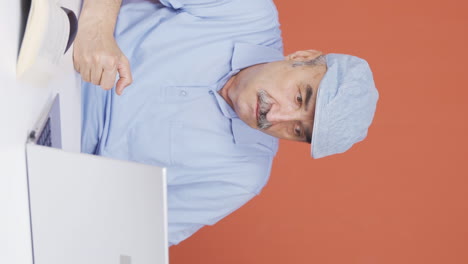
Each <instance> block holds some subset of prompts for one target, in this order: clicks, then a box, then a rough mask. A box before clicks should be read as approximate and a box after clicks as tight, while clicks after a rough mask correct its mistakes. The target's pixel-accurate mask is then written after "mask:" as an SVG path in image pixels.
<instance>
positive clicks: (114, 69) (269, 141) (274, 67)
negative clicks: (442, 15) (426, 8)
mask: <svg viewBox="0 0 468 264" xmlns="http://www.w3.org/2000/svg"><path fill="white" fill-rule="evenodd" d="M120 5H121V3H120V2H119V0H101V1H98V0H88V1H85V3H84V6H83V10H82V14H81V17H80V22H79V32H78V36H77V39H76V41H75V50H74V61H75V68H76V70H77V71H79V72H80V74H81V75H82V78H83V79H84V80H85V81H86V82H87V83H84V85H83V111H84V112H83V128H82V129H83V131H82V151H83V152H87V153H93V154H97V155H103V156H108V157H113V158H117V159H125V160H132V161H136V162H142V163H147V164H152V165H157V166H164V167H167V168H168V208H169V241H170V245H174V244H178V243H179V242H180V241H182V240H184V239H186V238H187V237H189V236H190V235H192V234H193V233H194V232H196V231H197V230H198V229H200V228H201V227H203V226H204V225H212V224H214V223H216V222H217V221H219V220H220V219H222V218H223V217H225V216H227V215H228V214H230V213H231V212H233V211H234V210H236V209H238V208H239V207H241V206H242V205H243V204H245V203H246V202H247V201H249V200H250V199H252V198H253V197H254V196H255V195H257V194H259V192H260V191H261V189H262V188H263V186H264V185H265V184H266V182H267V181H268V177H269V175H270V170H271V164H272V161H273V157H274V156H275V154H276V151H277V147H278V138H283V139H289V140H297V141H303V142H308V143H311V155H312V156H313V157H314V158H320V157H324V156H327V155H332V154H336V153H341V152H344V151H346V150H347V149H349V148H350V147H351V145H353V144H354V143H355V142H358V141H360V140H362V139H363V138H364V137H365V136H366V134H367V129H368V126H369V125H370V123H371V122H372V118H373V115H374V111H375V106H376V101H377V98H378V93H377V90H376V89H375V87H374V82H373V79H372V74H371V71H370V69H369V67H368V65H367V63H366V62H365V61H364V60H362V59H359V58H356V57H353V56H349V55H338V54H328V55H323V54H321V53H320V52H318V51H314V50H305V51H298V52H295V53H293V54H291V55H289V56H286V57H284V56H283V55H282V40H281V33H280V30H279V23H278V17H277V11H276V8H275V6H274V4H273V3H272V1H271V0H249V1H247V0H161V1H160V2H154V1H149V0H146V1H132V3H127V4H124V5H122V7H120ZM119 9H120V11H119ZM119 12H120V13H119ZM117 15H118V16H117ZM117 73H118V77H117V79H118V81H117V82H116V83H115V80H116V74H117ZM130 83H131V85H130ZM99 86H100V87H101V88H103V89H101V88H99ZM125 87H126V88H125ZM124 88H125V90H124ZM109 89H114V90H115V93H114V92H111V91H107V90H109Z"/></svg>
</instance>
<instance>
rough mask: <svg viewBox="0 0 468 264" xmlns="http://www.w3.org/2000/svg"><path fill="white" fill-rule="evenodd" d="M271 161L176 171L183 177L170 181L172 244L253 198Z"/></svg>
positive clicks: (264, 179) (260, 186)
mask: <svg viewBox="0 0 468 264" xmlns="http://www.w3.org/2000/svg"><path fill="white" fill-rule="evenodd" d="M271 161H272V158H267V157H266V158H262V159H258V158H256V159H254V160H251V162H245V161H241V162H239V161H237V162H232V163H231V164H229V165H227V164H222V166H220V167H218V166H216V168H211V169H209V170H204V171H203V172H202V171H198V170H192V171H191V172H189V170H187V171H186V172H182V173H181V174H180V175H177V177H176V178H180V179H184V181H183V182H179V183H176V184H169V185H168V192H167V193H168V209H169V216H168V218H169V246H171V245H176V244H178V243H179V242H181V241H183V240H185V239H186V238H188V237H189V236H191V235H192V234H193V233H195V232H196V231H198V230H199V229H200V228H202V227H203V226H205V225H213V224H215V223H216V222H218V221H219V220H221V219H223V218H224V217H226V216H227V215H229V214H231V213H232V212H233V211H235V210H237V209H239V208H240V207H241V206H243V205H244V204H245V203H247V202H248V201H249V200H251V199H252V198H254V197H255V196H256V195H257V194H258V192H259V191H260V190H261V189H262V187H263V186H264V185H265V183H266V182H267V180H268V177H269V174H270V169H271ZM234 163H237V164H234ZM168 173H171V171H170V169H169V170H168ZM185 173H187V174H185ZM188 174H190V175H188ZM185 179H190V180H185ZM176 181H177V180H176Z"/></svg>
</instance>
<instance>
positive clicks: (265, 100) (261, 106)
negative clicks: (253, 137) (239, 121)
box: [257, 90, 271, 130]
mask: <svg viewBox="0 0 468 264" xmlns="http://www.w3.org/2000/svg"><path fill="white" fill-rule="evenodd" d="M257 96H258V112H259V113H258V119H257V126H258V128H260V129H261V130H264V129H267V128H269V127H271V123H270V122H268V120H267V118H266V115H267V114H268V112H269V111H270V108H271V99H270V97H269V96H268V94H267V93H266V92H265V91H264V90H260V91H259V92H258V93H257Z"/></svg>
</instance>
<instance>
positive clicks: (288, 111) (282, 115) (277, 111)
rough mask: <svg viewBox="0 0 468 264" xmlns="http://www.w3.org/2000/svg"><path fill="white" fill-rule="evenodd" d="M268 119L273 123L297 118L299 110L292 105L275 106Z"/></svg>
mask: <svg viewBox="0 0 468 264" xmlns="http://www.w3.org/2000/svg"><path fill="white" fill-rule="evenodd" d="M267 120H268V122H270V123H272V124H275V123H281V122H288V121H291V120H297V111H295V109H294V108H293V107H291V106H284V107H281V108H280V107H275V106H273V107H272V108H271V109H270V111H269V112H268V114H267Z"/></svg>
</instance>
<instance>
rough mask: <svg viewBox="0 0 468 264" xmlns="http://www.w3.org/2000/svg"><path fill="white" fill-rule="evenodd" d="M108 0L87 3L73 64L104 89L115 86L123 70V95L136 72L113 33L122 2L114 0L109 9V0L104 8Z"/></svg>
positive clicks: (118, 89)
mask: <svg viewBox="0 0 468 264" xmlns="http://www.w3.org/2000/svg"><path fill="white" fill-rule="evenodd" d="M94 1H95V0H94ZM105 2H107V1H106V0H101V1H95V2H93V1H87V2H85V5H84V7H83V10H82V13H81V16H80V20H79V24H78V34H77V36H76V39H75V43H74V49H73V65H74V66H75V69H76V71H78V72H79V73H80V74H81V77H82V78H83V80H85V81H86V82H90V83H93V84H95V85H100V86H101V88H102V89H104V90H110V89H112V87H114V84H115V80H116V75H117V73H119V80H118V81H117V84H116V92H117V94H118V95H121V94H122V92H123V90H124V88H125V87H127V86H128V85H130V84H131V83H132V73H131V70H130V63H129V61H128V59H127V57H125V55H124V54H123V53H122V51H121V50H120V48H119V47H118V45H117V43H116V41H115V39H114V36H113V33H114V27H115V20H116V17H117V14H118V10H119V8H120V3H116V1H112V4H113V6H112V7H113V8H109V3H108V5H107V6H106V7H105V9H103V6H102V4H105ZM86 4H87V5H86ZM109 9H111V10H112V9H113V11H114V12H110V11H109Z"/></svg>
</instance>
